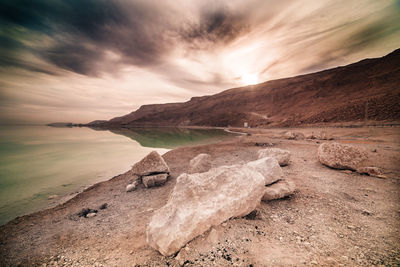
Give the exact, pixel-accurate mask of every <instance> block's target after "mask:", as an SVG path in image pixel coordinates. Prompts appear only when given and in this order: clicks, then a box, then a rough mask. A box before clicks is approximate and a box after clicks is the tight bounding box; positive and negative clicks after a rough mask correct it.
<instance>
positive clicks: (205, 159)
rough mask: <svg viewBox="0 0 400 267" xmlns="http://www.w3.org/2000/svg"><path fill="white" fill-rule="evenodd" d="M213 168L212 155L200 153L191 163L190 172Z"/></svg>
mask: <svg viewBox="0 0 400 267" xmlns="http://www.w3.org/2000/svg"><path fill="white" fill-rule="evenodd" d="M210 169H211V156H210V155H209V154H204V153H202V154H199V155H197V156H196V157H195V158H193V159H192V160H190V163H189V170H188V173H201V172H206V171H208V170H210Z"/></svg>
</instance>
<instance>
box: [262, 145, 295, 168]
mask: <svg viewBox="0 0 400 267" xmlns="http://www.w3.org/2000/svg"><path fill="white" fill-rule="evenodd" d="M265 157H272V158H275V159H276V160H277V161H278V163H279V165H281V166H286V165H288V164H289V160H290V151H288V150H284V149H280V148H265V149H261V150H259V151H258V158H259V159H261V158H265Z"/></svg>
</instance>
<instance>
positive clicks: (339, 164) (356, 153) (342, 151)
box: [318, 142, 368, 171]
mask: <svg viewBox="0 0 400 267" xmlns="http://www.w3.org/2000/svg"><path fill="white" fill-rule="evenodd" d="M318 160H319V161H320V162H321V163H322V164H324V165H326V166H328V167H331V168H335V169H342V170H352V171H355V170H357V169H358V168H361V167H364V166H365V164H366V162H367V160H368V155H367V153H366V152H365V151H364V150H363V149H361V148H359V147H356V146H353V145H346V144H339V143H336V142H333V143H323V144H321V145H320V146H319V147H318Z"/></svg>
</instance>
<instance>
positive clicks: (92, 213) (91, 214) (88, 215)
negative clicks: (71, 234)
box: [86, 212, 97, 218]
mask: <svg viewBox="0 0 400 267" xmlns="http://www.w3.org/2000/svg"><path fill="white" fill-rule="evenodd" d="M96 215H97V213H95V212H91V213H88V214H86V218H93V217H94V216H96Z"/></svg>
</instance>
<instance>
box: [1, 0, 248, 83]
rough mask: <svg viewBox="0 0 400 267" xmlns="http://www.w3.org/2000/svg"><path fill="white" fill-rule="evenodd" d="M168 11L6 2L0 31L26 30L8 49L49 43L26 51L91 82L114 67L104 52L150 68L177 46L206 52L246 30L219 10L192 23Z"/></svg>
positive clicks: (96, 2) (101, 3)
mask: <svg viewBox="0 0 400 267" xmlns="http://www.w3.org/2000/svg"><path fill="white" fill-rule="evenodd" d="M169 8H170V6H169V4H168V3H167V2H165V3H155V2H149V1H116V0H114V1H106V0H35V1H29V0H4V1H2V4H1V6H0V18H1V20H0V23H1V27H2V28H3V29H8V30H9V29H15V28H19V29H20V28H22V29H24V31H23V33H19V34H18V35H14V36H13V38H14V40H12V39H8V44H7V45H8V48H7V49H10V47H11V46H13V49H21V47H20V46H19V43H20V41H21V40H22V39H24V38H28V37H29V36H32V35H37V36H39V38H40V36H42V37H48V38H50V41H49V43H48V44H47V43H44V44H43V45H42V46H40V45H37V44H36V45H35V46H32V47H30V50H31V51H32V52H33V53H34V54H35V55H37V56H39V57H41V58H42V59H45V60H46V61H48V62H49V63H51V64H54V65H56V66H57V67H60V68H63V69H66V70H69V71H73V72H76V73H79V74H84V75H92V76H93V75H97V74H98V73H99V72H101V71H102V66H104V65H106V64H108V63H110V64H112V63H113V62H107V58H105V55H106V54H105V52H107V51H109V52H112V53H114V54H115V55H117V56H119V57H120V59H119V61H120V62H122V63H125V64H131V65H136V66H152V65H154V64H157V63H161V62H164V61H165V60H166V59H165V58H167V57H168V55H169V52H170V51H171V50H173V49H174V46H175V45H176V44H181V45H183V46H186V47H195V48H204V46H206V47H207V48H209V47H210V46H212V45H214V44H218V43H228V42H230V41H232V40H234V39H235V38H237V37H238V36H239V35H240V34H242V33H243V32H244V31H245V30H246V28H247V27H248V24H247V23H246V19H245V17H244V16H243V15H240V14H236V13H234V12H232V11H231V10H230V9H229V8H227V7H226V6H222V5H217V6H216V7H214V8H213V9H206V8H202V9H201V10H200V9H199V14H197V15H198V19H196V20H194V21H192V20H191V18H190V19H186V18H183V17H180V16H178V17H175V16H174V14H172V13H173V12H174V11H176V10H173V9H171V10H169ZM195 17H196V16H195ZM3 35H4V33H3ZM3 37H4V36H3ZM27 42H28V43H29V42H30V40H29V39H28V40H27ZM1 49H2V50H4V48H1ZM16 60H17V59H16ZM100 62H103V63H104V64H100ZM114 63H115V62H114Z"/></svg>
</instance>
